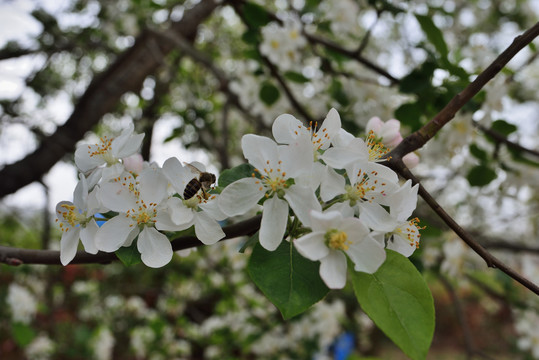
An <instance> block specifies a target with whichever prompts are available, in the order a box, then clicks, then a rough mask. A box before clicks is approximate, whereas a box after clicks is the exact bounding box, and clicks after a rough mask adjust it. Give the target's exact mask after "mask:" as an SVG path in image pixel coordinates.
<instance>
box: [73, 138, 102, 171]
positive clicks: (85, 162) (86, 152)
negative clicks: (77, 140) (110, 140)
mask: <svg viewBox="0 0 539 360" xmlns="http://www.w3.org/2000/svg"><path fill="white" fill-rule="evenodd" d="M97 150H98V146H97V145H86V144H84V145H80V146H79V147H77V150H75V165H77V167H78V168H79V170H80V171H82V172H84V173H85V172H87V171H90V170H92V169H95V168H96V167H98V166H99V165H101V164H104V163H105V160H103V159H102V158H101V157H99V156H90V154H91V153H93V152H94V151H97Z"/></svg>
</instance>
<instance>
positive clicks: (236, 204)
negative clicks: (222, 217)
mask: <svg viewBox="0 0 539 360" xmlns="http://www.w3.org/2000/svg"><path fill="white" fill-rule="evenodd" d="M265 192H266V190H265V189H264V188H263V187H262V185H261V183H260V179H256V178H243V179H240V180H238V181H235V182H233V183H232V184H230V185H228V186H227V187H225V188H224V190H223V191H222V192H221V195H220V196H219V198H218V201H219V207H220V208H221V211H222V212H223V213H225V214H226V215H227V216H236V215H241V214H245V213H246V212H247V211H249V210H251V209H252V208H253V207H254V206H255V205H256V204H257V203H258V200H260V199H261V198H262V196H264V193H265Z"/></svg>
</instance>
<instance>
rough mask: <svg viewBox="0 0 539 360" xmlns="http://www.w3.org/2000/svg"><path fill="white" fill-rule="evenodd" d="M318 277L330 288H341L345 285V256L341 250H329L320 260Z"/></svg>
mask: <svg viewBox="0 0 539 360" xmlns="http://www.w3.org/2000/svg"><path fill="white" fill-rule="evenodd" d="M320 277H321V278H322V280H324V282H325V283H326V285H327V287H328V288H330V289H342V288H343V287H344V285H346V256H345V255H344V253H343V252H341V251H335V250H333V251H330V252H329V254H328V256H326V257H325V258H323V259H321V260H320Z"/></svg>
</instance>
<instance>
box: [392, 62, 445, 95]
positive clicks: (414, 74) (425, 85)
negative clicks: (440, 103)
mask: <svg viewBox="0 0 539 360" xmlns="http://www.w3.org/2000/svg"><path fill="white" fill-rule="evenodd" d="M434 70H436V64H435V63H434V62H432V61H430V60H427V61H425V62H424V63H423V64H422V65H421V67H419V68H418V69H414V70H412V71H411V72H410V73H409V74H408V75H406V76H405V77H404V78H402V79H401V81H400V82H399V90H400V92H403V93H407V94H420V93H424V92H425V91H426V90H428V91H429V94H430V93H432V85H431V81H432V76H433V74H434Z"/></svg>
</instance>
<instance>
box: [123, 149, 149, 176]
mask: <svg viewBox="0 0 539 360" xmlns="http://www.w3.org/2000/svg"><path fill="white" fill-rule="evenodd" d="M122 160H123V163H124V166H125V169H126V170H127V171H129V172H131V173H135V174H139V173H140V172H141V171H142V167H143V165H144V160H143V159H142V155H140V154H133V155H131V156H128V157H126V158H123V159H122Z"/></svg>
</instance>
